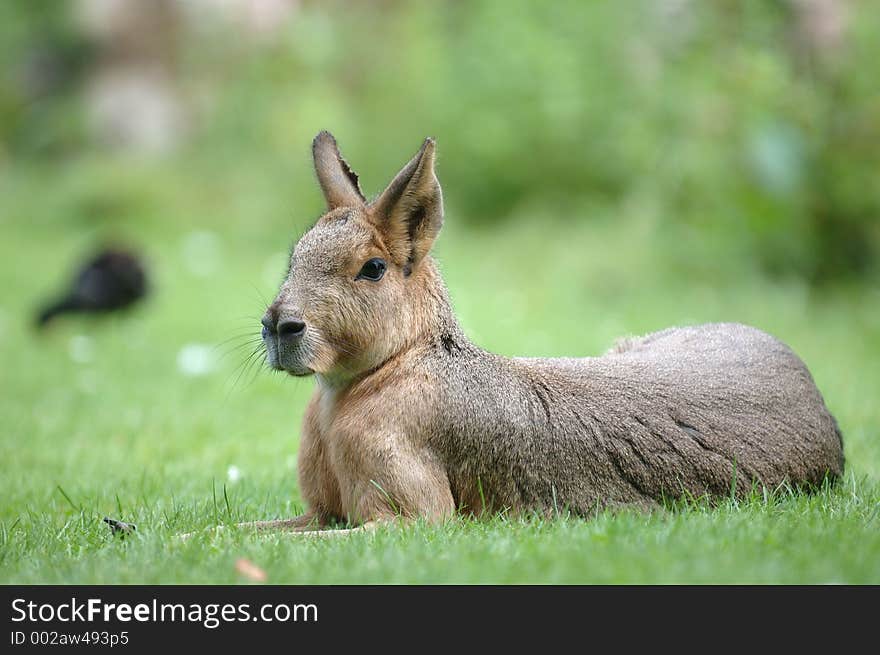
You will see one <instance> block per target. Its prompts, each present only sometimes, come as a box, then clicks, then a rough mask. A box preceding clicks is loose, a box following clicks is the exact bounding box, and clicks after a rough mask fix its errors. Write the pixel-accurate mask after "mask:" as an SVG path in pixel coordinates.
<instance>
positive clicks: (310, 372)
mask: <svg viewBox="0 0 880 655" xmlns="http://www.w3.org/2000/svg"><path fill="white" fill-rule="evenodd" d="M280 370H282V371H287V374H288V375H292V376H293V377H295V378H307V377H309V376H310V375H314V373H315V372H314V371H313V370H312V369H310V368H306V369H305V370H304V371H292V370H290V369H289V368H282V369H280Z"/></svg>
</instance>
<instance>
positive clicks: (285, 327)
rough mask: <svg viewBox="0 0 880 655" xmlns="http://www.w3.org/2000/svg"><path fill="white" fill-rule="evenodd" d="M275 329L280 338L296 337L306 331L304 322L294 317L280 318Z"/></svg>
mask: <svg viewBox="0 0 880 655" xmlns="http://www.w3.org/2000/svg"><path fill="white" fill-rule="evenodd" d="M276 330H277V332H278V336H279V337H280V338H281V339H298V338H299V337H301V336H302V335H303V332H305V331H306V324H305V323H304V322H303V321H300V320H298V319H295V318H282V319H281V320H280V321H278V325H277V326H276Z"/></svg>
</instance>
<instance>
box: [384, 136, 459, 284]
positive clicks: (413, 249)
mask: <svg viewBox="0 0 880 655" xmlns="http://www.w3.org/2000/svg"><path fill="white" fill-rule="evenodd" d="M370 216H371V217H372V220H373V222H374V223H375V224H376V225H377V226H378V227H379V229H380V231H381V232H382V235H383V236H384V237H385V245H386V246H387V247H388V249H389V250H390V251H391V256H392V257H393V259H394V260H395V262H397V263H398V264H399V265H401V266H402V267H403V270H404V274H405V275H409V274H410V272H411V271H412V269H413V267H414V266H416V265H417V264H418V263H419V262H420V261H421V260H422V258H423V257H424V256H425V255H427V254H428V252H429V251H430V250H431V245H432V244H433V243H434V239H435V238H436V237H437V234H438V233H439V232H440V227H441V226H442V225H443V193H442V192H441V190H440V183H439V182H438V181H437V176H436V175H435V174H434V139H431V138H428V139H425V142H424V143H423V144H422V147H421V148H420V149H419V151H418V152H417V153H416V156H415V157H413V158H412V159H411V160H410V161H409V163H408V164H407V165H406V166H404V167H403V170H401V171H400V172H399V173H398V174H397V176H396V177H395V178H394V179H393V180H392V181H391V184H389V185H388V188H387V189H385V190H384V191H383V192H382V194H381V195H380V196H379V197H378V198H377V199H376V200H375V201H374V202H373V203H372V204H371V205H370Z"/></svg>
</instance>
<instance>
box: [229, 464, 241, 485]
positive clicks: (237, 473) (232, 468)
mask: <svg viewBox="0 0 880 655" xmlns="http://www.w3.org/2000/svg"><path fill="white" fill-rule="evenodd" d="M226 479H227V480H229V481H230V482H233V483H234V482H238V481H239V480H240V479H241V470H240V469H239V468H238V467H237V466H236V465H235V464H230V465H229V468H228V469H226Z"/></svg>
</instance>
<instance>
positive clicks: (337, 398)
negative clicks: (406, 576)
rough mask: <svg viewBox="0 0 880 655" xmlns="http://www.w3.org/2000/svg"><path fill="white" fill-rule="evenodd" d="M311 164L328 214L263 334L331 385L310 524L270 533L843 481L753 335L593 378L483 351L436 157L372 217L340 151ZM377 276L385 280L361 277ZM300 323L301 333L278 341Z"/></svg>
mask: <svg viewBox="0 0 880 655" xmlns="http://www.w3.org/2000/svg"><path fill="white" fill-rule="evenodd" d="M313 150H314V153H315V166H316V170H317V175H318V179H319V182H320V185H321V188H322V189H323V191H324V195H325V198H326V200H327V203H328V211H327V213H326V214H325V215H324V216H322V217H321V218H320V219H319V220H318V222H317V224H316V225H315V226H314V227H313V228H312V229H311V230H310V231H309V232H308V233H307V234H306V235H305V236H303V238H302V239H301V240H300V241H299V243H298V244H297V245H296V248H295V250H294V252H293V255H292V257H291V263H290V271H289V275H288V277H287V279H286V280H285V282H284V283H283V285H282V286H281V289H280V291H279V293H278V297H277V298H276V300H275V301H274V302H273V303H272V305H271V306H270V308H269V310H268V312H267V316H266V318H265V319H264V323H265V324H267V325H268V326H269V327H270V328H272V330H270V331H269V333H267V335H266V337H265V343H266V348H267V352H268V356H269V361H270V363H271V364H272V365H273V366H274V367H275V368H278V369H283V370H286V371H288V372H290V373H291V374H293V375H310V374H314V375H315V376H316V378H317V387H316V390H315V394H314V397H313V398H312V400H311V402H310V403H309V406H308V409H307V410H306V414H305V419H304V421H303V431H302V440H301V445H300V451H299V483H300V487H301V489H302V495H303V497H304V499H305V501H306V503H307V504H308V512H307V513H306V514H305V515H304V516H302V517H297V518H296V519H292V520H289V521H282V522H269V523H260V524H252V525H254V527H258V528H283V529H296V530H301V529H310V528H315V527H321V526H325V525H328V524H330V523H333V522H348V523H351V524H353V525H361V524H369V525H373V524H374V523H375V522H376V521H381V520H385V519H390V518H393V517H395V516H404V517H425V518H427V519H431V520H437V519H442V518H444V517H448V516H450V515H452V514H453V513H455V512H456V511H461V512H465V513H473V514H480V513H482V512H484V511H487V512H497V511H503V510H513V511H517V512H522V511H536V512H539V513H544V514H551V513H554V512H556V511H562V510H564V509H568V510H570V511H572V512H574V513H575V514H578V515H588V514H590V513H591V512H593V511H595V510H596V509H597V508H602V507H613V506H621V505H634V506H639V507H651V506H655V505H656V504H657V503H658V502H659V501H661V500H662V499H663V498H677V497H682V496H691V497H699V496H704V495H708V496H710V497H722V496H726V495H728V494H729V493H730V492H731V489H733V490H734V491H735V492H736V493H738V494H742V493H745V492H747V491H748V490H749V489H750V488H751V487H752V485H753V484H759V485H765V486H767V487H770V488H773V487H775V486H777V485H780V484H782V483H786V482H787V483H791V484H794V485H805V486H814V485H819V484H821V483H822V481H823V480H825V479H826V478H830V479H832V480H833V479H834V478H836V477H838V476H840V475H841V474H842V472H843V450H842V442H841V437H840V432H839V430H838V428H837V424H836V422H835V420H834V418H833V417H832V416H831V414H830V413H829V412H828V410H827V409H826V407H825V404H824V401H823V399H822V396H821V394H820V393H819V391H818V389H817V388H816V386H815V384H814V383H813V380H812V378H811V377H810V374H809V372H808V370H807V368H806V367H805V366H804V364H803V362H801V360H800V359H798V357H797V356H796V355H795V354H794V353H793V352H792V351H791V350H790V349H789V348H788V347H787V346H785V345H784V344H782V343H781V342H780V341H778V340H776V339H775V338H773V337H771V336H769V335H767V334H765V333H763V332H760V331H759V330H757V329H755V328H751V327H747V326H743V325H737V324H714V325H702V326H696V327H684V328H672V329H669V330H664V331H662V332H658V333H655V334H651V335H648V336H646V337H644V338H641V339H628V340H625V341H622V342H620V343H619V344H618V345H617V346H615V347H614V348H613V349H612V350H611V351H609V352H608V353H607V354H606V355H604V356H602V357H593V358H589V357H588V358H582V359H526V358H513V359H510V358H504V357H501V356H498V355H494V354H491V353H488V352H486V351H484V350H482V349H480V348H479V347H477V346H475V345H474V344H472V343H471V342H470V341H469V340H468V338H467V337H466V336H465V334H464V332H463V331H462V329H461V328H460V326H459V324H458V321H457V320H456V318H455V315H454V314H453V311H452V308H451V305H450V302H449V299H448V296H447V292H446V288H445V287H444V285H443V281H442V279H441V277H440V274H439V272H438V271H437V268H436V265H435V263H434V261H433V260H432V258H431V256H430V254H429V252H430V249H431V246H432V244H433V242H434V239H435V238H436V236H437V234H438V233H439V231H440V227H441V225H442V222H443V200H442V194H441V190H440V185H439V183H438V182H437V178H436V175H435V172H434V142H433V141H432V140H431V139H428V140H426V141H425V142H424V144H423V145H422V147H421V149H420V150H419V152H418V153H417V154H416V156H415V157H414V158H413V159H412V160H411V161H410V162H409V163H408V164H407V165H406V166H405V167H404V168H403V170H402V171H401V172H400V173H399V174H398V175H397V177H395V179H394V180H393V181H392V183H391V184H390V185H389V187H388V188H387V189H386V190H385V191H384V192H383V193H382V194H380V196H379V197H378V198H377V199H376V200H375V201H374V202H371V203H368V202H366V201H365V200H364V199H363V195H362V194H361V192H360V189H359V187H358V184H357V176H356V175H354V173H353V172H352V171H351V169H350V168H349V167H348V165H347V164H346V163H345V162H344V160H342V158H341V156H340V155H339V151H338V149H337V147H336V142H335V140H334V139H333V137H331V136H330V135H329V134H327V133H326V132H322V133H321V134H319V135H318V137H316V139H315V143H314V148H313ZM374 257H379V258H382V259H384V260H385V261H386V263H387V270H386V272H385V274H384V277H382V279H381V280H379V281H372V280H368V279H363V278H361V277H359V271H360V270H361V267H362V266H363V265H364V263H365V262H366V261H368V260H370V259H371V258H374ZM285 320H296V321H301V322H302V323H305V325H306V328H305V331H304V333H303V334H302V335H301V336H300V337H297V338H284V337H282V336H279V335H280V330H281V327H280V326H281V323H282V322H283V321H285ZM276 327H277V328H278V330H279V332H278V334H276V333H275V331H274V329H275V328H276Z"/></svg>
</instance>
